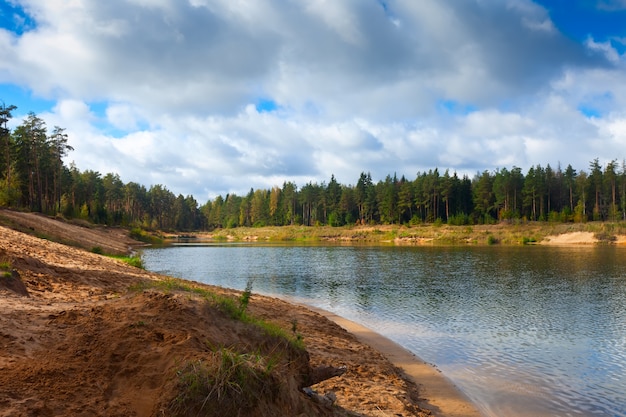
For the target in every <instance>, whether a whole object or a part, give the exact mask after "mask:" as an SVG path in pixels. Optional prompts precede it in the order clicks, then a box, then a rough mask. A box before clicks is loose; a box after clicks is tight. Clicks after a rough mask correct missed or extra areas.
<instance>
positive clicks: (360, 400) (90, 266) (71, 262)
mask: <svg viewBox="0 0 626 417" xmlns="http://www.w3.org/2000/svg"><path fill="white" fill-rule="evenodd" d="M3 215H5V216H6V213H3ZM13 217H14V219H13V220H12V221H13V222H15V223H16V224H20V225H22V226H21V227H28V228H29V229H30V230H31V231H36V232H39V231H41V230H45V231H46V232H45V233H46V234H47V233H57V232H54V231H53V229H54V230H57V228H58V230H60V232H59V233H61V234H63V235H64V236H68V237H71V240H72V242H74V243H75V244H76V242H82V243H81V244H80V245H81V246H82V247H86V248H89V247H94V246H99V247H102V248H105V247H106V248H117V249H120V250H121V249H122V248H124V247H126V248H128V245H130V244H132V243H133V242H132V241H131V240H130V239H128V238H127V237H126V236H122V237H121V238H120V239H119V241H118V242H117V243H115V242H114V241H116V240H117V239H118V236H120V233H121V231H120V230H119V229H118V230H115V231H111V230H106V229H104V230H101V229H92V228H87V227H80V226H77V225H72V224H68V223H62V224H55V223H54V222H56V221H55V220H51V219H48V218H46V217H43V216H38V215H23V214H14V215H13ZM15 217H17V219H15ZM27 221H28V223H26V222H27ZM26 224H28V226H25V225H26ZM121 234H122V235H123V233H121ZM120 242H122V243H121V244H120ZM0 274H1V275H0V303H1V305H2V310H1V314H0V346H1V347H2V349H0V416H27V415H42V416H48V415H49V416H57V415H72V416H74V415H76V416H81V415H84V416H157V415H159V416H160V415H196V414H195V413H197V411H198V409H199V407H200V406H203V412H204V413H207V415H220V413H222V414H223V412H225V410H227V408H225V407H227V406H228V404H230V405H231V406H232V405H233V404H237V407H239V408H238V412H241V415H251V416H252V415H267V416H270V415H271V416H274V415H289V416H298V415H301V416H302V415H324V416H348V415H349V416H424V415H431V414H434V415H449V416H468V417H469V416H474V415H478V414H477V413H476V412H475V410H473V409H471V407H470V408H466V409H463V408H457V409H454V408H451V409H450V410H449V412H444V411H445V410H444V408H445V404H444V403H441V402H437V401H438V399H437V398H436V397H437V395H440V394H438V393H436V392H432V390H431V391H429V382H428V379H427V378H425V379H424V380H423V381H421V380H418V381H417V383H416V382H415V381H413V380H411V379H410V378H406V376H405V374H404V373H403V372H402V371H401V370H399V369H398V368H396V367H395V366H394V365H393V364H392V363H391V362H390V361H389V359H388V358H387V357H385V356H384V355H383V354H381V353H380V351H378V350H374V349H373V348H372V347H370V346H369V345H368V344H366V343H363V339H362V336H360V337H359V338H357V336H355V335H354V334H352V333H349V332H348V331H346V330H345V329H344V328H343V327H341V326H339V325H338V324H336V323H334V322H333V321H331V320H328V319H326V318H325V317H323V315H321V314H320V313H318V312H313V311H311V310H309V309H307V308H304V307H302V306H295V305H293V304H289V303H287V302H284V301H281V300H278V299H274V298H268V297H261V296H257V295H254V294H253V295H252V298H251V300H250V302H249V304H248V307H247V311H248V312H249V314H250V315H252V316H253V317H257V318H262V319H264V320H265V321H267V322H270V323H274V324H276V325H278V326H280V327H281V328H283V329H284V332H285V334H287V335H294V336H295V334H296V333H297V334H299V335H300V337H301V338H302V339H303V341H304V344H305V347H306V351H302V350H301V349H298V348H294V347H293V346H292V344H291V343H286V342H285V339H281V338H279V339H277V338H276V337H275V336H271V335H268V334H266V333H267V332H266V331H264V330H262V329H261V330H260V329H259V327H258V326H256V325H254V324H253V323H252V324H251V323H244V322H242V321H241V320H235V319H233V318H232V317H230V316H228V315H227V314H225V313H224V311H223V310H221V309H220V308H218V307H217V306H216V305H215V303H212V302H208V301H207V298H206V297H203V296H202V295H201V294H205V292H204V291H207V290H208V291H211V292H212V293H214V294H220V295H221V296H223V297H230V298H232V299H233V300H235V302H236V301H237V300H240V295H241V294H240V293H237V292H234V291H228V290H224V289H220V288H214V287H208V286H200V285H198V286H197V288H201V289H202V291H200V290H198V291H195V290H194V291H190V290H186V291H183V290H180V289H176V288H173V287H171V288H169V289H168V287H167V286H163V285H155V283H158V282H163V279H164V277H161V276H158V275H156V274H152V273H149V272H146V271H143V270H140V269H137V268H133V267H130V266H127V265H126V264H123V263H121V262H119V261H116V260H113V259H110V258H106V257H103V256H100V255H97V254H94V253H90V252H88V251H86V250H82V249H79V248H76V247H70V246H66V245H62V244H58V243H54V242H51V241H49V240H45V239H41V238H36V237H32V236H28V235H25V234H24V233H21V232H17V231H14V230H10V229H8V228H5V227H0ZM185 285H186V286H187V288H191V287H194V286H196V284H193V283H187V284H185ZM343 326H344V327H345V326H346V324H345V323H344V324H343ZM357 334H358V333H357ZM381 340H382V339H381ZM382 350H384V349H382ZM231 357H232V358H234V359H232V358H231ZM225 358H231V359H232V361H231V362H232V363H236V364H237V366H238V368H237V369H238V370H240V367H243V368H241V369H245V370H246V372H248V373H247V374H246V375H249V377H247V378H244V379H243V381H248V382H245V383H246V384H247V383H252V385H242V384H244V382H241V383H240V384H239V385H237V387H239V388H246V389H233V390H230V391H228V390H227V389H224V390H222V391H220V392H221V394H222V396H221V397H220V398H222V400H220V401H222V402H221V403H220V402H219V401H218V400H217V399H216V397H215V396H213V394H214V393H215V392H214V391H213V392H212V391H210V390H209V391H206V385H207V384H209V385H210V383H209V382H210V381H208V380H203V379H202V377H203V376H204V377H207V375H213V374H215V372H217V371H214V368H212V366H217V365H219V366H223V363H224V360H225ZM419 363H420V362H419V361H417V360H415V361H413V362H411V363H406V364H405V365H406V366H407V367H409V366H410V365H412V364H419ZM216 364H217V365H216ZM220 364H222V365H220ZM321 367H332V368H340V367H346V370H347V371H346V372H345V373H344V374H343V375H341V376H338V377H334V378H332V379H328V380H326V381H324V382H321V383H319V384H316V385H313V386H312V388H313V389H314V390H315V391H317V392H318V393H319V394H324V393H326V392H329V391H332V392H334V395H336V402H335V405H332V406H331V405H329V403H328V402H327V401H326V399H324V398H320V397H315V398H310V397H309V396H307V395H306V394H305V393H304V392H303V391H302V389H301V388H302V387H303V386H305V385H307V381H308V382H310V381H311V378H312V375H318V374H316V372H317V371H318V370H319V369H320V368H321ZM220 369H222V368H220ZM207 370H208V371H207ZM202 372H204V374H203V373H202ZM207 372H208V374H207ZM241 372H243V371H241ZM194 378H195V379H194ZM194 381H195V382H198V381H204V384H205V391H201V392H195V391H194V392H190V389H191V388H190V386H191V385H193V384H192V382H194ZM250 381H251V382H250ZM255 381H257V382H258V381H262V382H263V383H262V384H261V383H259V384H257V385H254V384H255ZM419 383H425V386H424V387H420V386H419V385H418V384H419ZM196 385H202V384H201V383H200V384H196ZM213 386H215V383H214V385H213ZM449 388H450V387H449ZM450 389H451V388H450ZM431 392H432V394H433V396H431V397H428V396H429V395H430V393H431ZM449 392H451V393H452V394H455V393H454V390H453V389H451V391H449ZM242 393H246V395H244V397H241V396H239V397H237V395H242ZM250 393H253V394H250ZM257 394H258V395H257ZM446 395H447V394H446ZM426 397H427V398H426ZM224 398H226V399H229V401H230V402H229V403H225V402H223V399H224ZM329 398H332V396H331V397H329ZM194 401H195V403H194ZM441 404H444V406H443V407H442V406H441ZM463 407H467V403H465V404H463ZM427 408H431V409H432V410H433V413H431V412H430V411H428V410H427ZM207 410H212V411H207ZM455 410H456V411H455ZM211 412H212V413H213V414H210V413H211ZM446 413H447V414H446Z"/></svg>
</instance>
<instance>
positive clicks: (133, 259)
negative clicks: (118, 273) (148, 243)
mask: <svg viewBox="0 0 626 417" xmlns="http://www.w3.org/2000/svg"><path fill="white" fill-rule="evenodd" d="M96 253H97V252H96ZM106 256H107V257H109V258H113V259H117V260H118V261H122V262H124V263H126V264H128V265H130V266H134V267H135V268H140V269H146V268H145V266H144V264H143V261H142V260H141V256H139V255H131V256H125V255H106Z"/></svg>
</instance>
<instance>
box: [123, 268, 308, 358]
mask: <svg viewBox="0 0 626 417" xmlns="http://www.w3.org/2000/svg"><path fill="white" fill-rule="evenodd" d="M147 289H156V290H160V291H163V292H165V293H171V292H176V291H180V292H187V293H191V294H196V295H198V296H200V297H201V298H203V299H204V300H206V301H207V302H209V303H211V305H214V306H215V307H216V308H218V309H219V310H220V311H222V312H223V313H225V314H226V315H227V316H229V317H230V318H232V319H234V320H239V321H241V322H243V323H247V324H251V325H253V326H256V327H257V328H259V329H261V330H262V331H263V333H264V334H265V335H267V336H270V337H275V338H278V339H283V340H285V341H286V342H288V343H289V344H290V345H292V346H293V347H294V348H296V349H304V348H305V347H304V342H303V340H302V336H301V335H299V334H297V332H296V331H295V330H293V335H290V334H289V333H288V332H287V331H285V330H284V329H283V328H282V327H280V326H278V325H276V324H273V323H269V322H266V321H264V320H261V319H258V318H256V317H254V316H252V315H250V314H248V312H247V307H248V303H249V302H250V298H251V297H252V284H251V283H248V285H247V286H246V290H245V291H244V292H243V293H242V294H241V295H240V296H239V297H228V296H225V295H221V294H217V293H215V292H213V291H210V290H208V289H206V288H202V287H198V286H195V285H193V284H192V283H189V282H188V281H184V280H182V279H177V278H166V279H163V280H158V281H144V282H141V283H139V284H135V285H132V286H130V287H129V290H130V291H145V290H147Z"/></svg>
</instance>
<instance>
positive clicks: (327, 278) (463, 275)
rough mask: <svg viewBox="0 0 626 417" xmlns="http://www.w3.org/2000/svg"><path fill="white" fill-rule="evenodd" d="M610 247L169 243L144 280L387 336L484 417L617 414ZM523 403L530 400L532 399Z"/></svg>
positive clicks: (620, 296) (617, 347)
mask: <svg viewBox="0 0 626 417" xmlns="http://www.w3.org/2000/svg"><path fill="white" fill-rule="evenodd" d="M623 251H624V249H623V248H615V247H593V248H592V247H584V248H546V247H454V248H432V247H366V246H356V247H352V246H336V247H332V246H331V247H327V246H286V245H283V246H263V245H259V246H255V245H236V246H234V245H213V246H204V247H202V246H178V247H171V248H164V249H151V250H146V251H145V252H144V255H143V257H144V261H145V263H146V265H147V267H148V269H151V270H155V271H159V272H165V273H167V274H170V275H175V276H180V277H184V278H187V279H193V280H197V281H203V282H208V283H211V284H216V285H222V286H226V287H231V288H236V289H244V288H245V286H246V284H247V282H248V281H249V280H250V279H252V280H254V284H253V285H254V291H256V292H262V293H269V294H282V295H287V296H292V297H297V298H302V299H305V300H306V301H307V302H309V303H311V304H313V305H315V306H318V307H321V308H325V309H328V310H331V311H333V312H335V313H337V314H340V315H343V316H345V317H347V318H349V319H352V320H355V321H357V322H360V323H362V324H365V325H366V326H368V327H371V328H373V329H374V330H376V331H378V332H380V333H382V334H384V335H386V336H388V337H390V338H392V339H394V340H395V341H397V342H399V343H400V344H402V345H404V346H406V347H407V348H409V349H410V350H412V351H413V352H415V353H416V354H417V355H418V356H420V357H422V358H423V359H424V360H426V361H428V362H432V363H435V364H437V365H438V366H439V368H441V369H442V370H443V371H444V373H445V374H446V375H447V376H449V377H450V378H452V379H453V380H454V382H455V383H457V385H459V386H460V387H461V388H462V389H463V390H464V391H465V392H466V394H467V395H468V396H470V398H472V399H474V400H475V401H476V402H477V403H478V404H479V405H480V406H481V407H482V409H483V410H484V411H485V413H486V414H489V415H494V416H501V415H508V416H516V415H517V416H522V415H535V416H542V415H551V416H561V415H562V416H568V415H608V416H626V401H625V400H624V398H626V376H625V375H626V372H625V371H626V356H625V353H624V352H625V351H626V349H625V348H626V314H625V312H624V305H625V303H624V302H625V301H626V278H625V274H624V271H626V269H625V267H626V261H625V260H624V259H625V257H624V256H623V255H624V252H623ZM529 398H532V401H529Z"/></svg>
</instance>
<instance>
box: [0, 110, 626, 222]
mask: <svg viewBox="0 0 626 417" xmlns="http://www.w3.org/2000/svg"><path fill="white" fill-rule="evenodd" d="M14 110H15V106H5V105H4V104H2V106H1V107H0V206H2V207H13V208H18V209H27V210H30V211H35V212H42V213H46V214H50V215H59V214H60V215H63V216H64V217H66V218H82V219H85V220H89V221H91V222H94V223H101V224H108V225H123V226H138V227H143V228H146V229H160V230H178V231H192V230H208V229H213V228H231V227H239V226H283V225H306V226H314V225H331V226H343V225H354V224H420V223H447V224H453V225H464V224H483V223H495V222H498V221H512V220H522V221H553V222H585V221H590V220H601V221H618V220H626V162H622V163H621V164H618V162H617V161H616V160H613V161H611V162H609V163H607V164H606V165H604V166H602V165H601V164H600V163H599V160H598V159H594V160H593V161H591V162H590V163H589V167H588V169H587V170H579V171H577V170H576V169H574V168H573V167H572V166H571V165H568V166H567V167H566V168H565V169H564V170H563V169H562V168H561V166H560V165H559V166H557V167H556V168H552V167H551V166H550V165H549V164H548V165H546V166H545V167H542V166H541V165H535V166H532V167H531V168H530V169H528V171H527V172H525V173H524V172H522V170H521V168H519V167H512V168H510V169H507V168H499V169H497V170H495V171H483V172H478V173H476V175H474V176H473V177H472V178H469V177H468V176H467V175H463V176H461V177H459V176H458V175H457V173H456V172H450V171H449V170H446V171H444V172H443V173H441V172H440V171H439V169H438V168H435V169H431V170H429V171H428V172H418V173H417V175H416V177H415V178H414V179H407V178H406V177H405V176H401V177H400V178H398V177H397V175H395V174H394V175H393V176H391V175H387V177H386V178H385V179H384V180H379V181H377V182H374V181H373V180H372V177H371V174H370V173H366V172H363V173H361V175H360V177H359V178H358V180H357V182H356V185H344V184H340V183H338V182H337V180H336V179H335V177H334V175H333V176H331V178H330V180H329V182H328V183H326V182H322V183H321V184H318V183H315V182H309V183H307V184H304V185H303V186H301V187H298V186H297V185H296V184H295V183H294V182H291V181H286V182H284V183H283V184H282V186H274V187H272V188H271V189H257V190H254V189H250V191H249V192H248V193H247V194H246V195H241V196H239V195H236V194H227V195H225V196H217V197H216V198H214V199H212V200H209V201H207V202H206V203H205V204H204V205H199V204H198V202H197V201H196V200H195V199H194V197H193V196H191V195H188V196H186V197H185V196H183V195H178V196H176V195H175V194H174V193H172V192H171V191H169V190H168V189H167V187H165V186H164V185H160V184H158V185H152V186H150V188H146V187H145V186H144V185H141V184H137V183H134V182H129V183H124V182H123V181H122V180H121V179H120V177H119V175H118V174H115V173H108V174H105V175H102V174H101V173H99V172H96V171H92V170H86V171H80V170H78V169H77V168H76V166H75V165H74V164H70V166H66V165H65V164H64V163H63V158H64V157H66V156H67V155H68V154H69V152H71V151H72V150H73V149H72V147H71V146H69V145H68V137H67V134H66V133H65V129H63V128H60V127H58V126H55V127H54V128H53V129H52V131H51V132H49V131H48V128H47V126H46V123H45V122H44V121H43V120H42V119H41V118H39V117H38V116H37V115H36V114H34V113H29V114H28V115H27V117H26V118H25V119H24V120H23V121H22V123H21V124H20V125H19V126H17V127H16V128H15V129H13V130H11V129H9V128H8V127H7V125H8V122H9V120H10V119H11V118H12V112H13V111H14Z"/></svg>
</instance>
